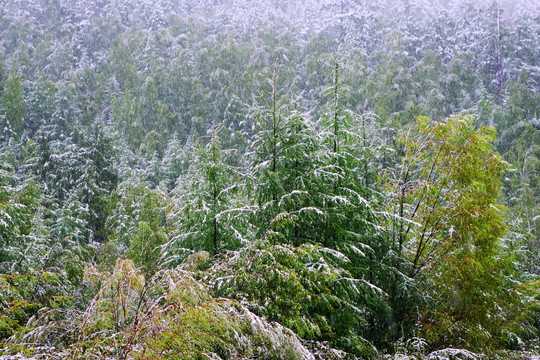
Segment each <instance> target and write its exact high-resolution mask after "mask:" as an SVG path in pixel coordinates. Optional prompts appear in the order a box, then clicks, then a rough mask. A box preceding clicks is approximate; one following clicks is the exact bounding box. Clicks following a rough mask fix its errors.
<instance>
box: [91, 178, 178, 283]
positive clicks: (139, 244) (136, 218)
mask: <svg viewBox="0 0 540 360" xmlns="http://www.w3.org/2000/svg"><path fill="white" fill-rule="evenodd" d="M110 206H111V210H110V215H109V217H108V219H107V233H108V235H107V239H108V243H107V244H105V246H104V250H106V251H105V252H104V253H103V254H102V259H101V264H102V265H103V266H105V267H111V266H112V265H113V264H114V262H115V261H116V257H117V256H118V255H119V254H125V255H126V256H128V257H129V258H130V259H131V260H133V261H134V262H135V264H136V265H137V266H139V267H142V268H143V270H144V273H145V275H152V274H153V273H154V272H156V271H157V270H158V269H159V264H160V259H161V249H160V247H161V246H162V245H164V244H166V243H167V241H168V239H169V233H170V231H171V228H170V224H169V223H168V221H167V217H168V216H169V215H170V213H171V211H172V203H171V201H170V199H169V198H168V197H167V196H166V195H165V194H164V193H163V192H161V191H159V190H151V189H148V188H147V187H146V186H144V184H141V183H132V182H124V183H121V184H119V185H118V189H117V190H116V192H115V193H114V194H113V196H112V201H111V203H110Z"/></svg>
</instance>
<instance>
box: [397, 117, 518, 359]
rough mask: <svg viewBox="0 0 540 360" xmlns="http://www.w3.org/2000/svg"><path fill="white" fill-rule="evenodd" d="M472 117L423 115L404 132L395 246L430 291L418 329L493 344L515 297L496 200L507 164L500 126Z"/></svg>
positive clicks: (457, 342)
mask: <svg viewBox="0 0 540 360" xmlns="http://www.w3.org/2000/svg"><path fill="white" fill-rule="evenodd" d="M474 122H475V118H474V117H473V116H454V117H450V118H448V119H445V120H443V121H439V122H436V121H431V120H430V119H428V118H425V117H421V118H418V119H417V121H416V123H415V124H414V126H413V128H411V129H410V130H409V131H408V133H407V134H406V135H405V136H404V137H403V139H402V141H403V147H404V156H403V162H402V166H401V168H400V176H399V181H398V184H397V186H398V189H397V193H396V195H397V197H396V200H397V201H396V204H397V208H396V212H397V214H398V216H397V218H398V219H399V220H398V226H397V230H398V231H397V234H398V235H397V239H398V248H399V251H400V253H401V256H403V258H405V259H406V260H408V264H409V268H408V269H407V270H408V272H409V274H410V276H411V277H412V278H415V279H417V281H419V282H420V283H421V284H424V286H425V287H424V290H426V292H425V293H424V294H430V295H431V296H429V300H428V301H427V304H429V306H426V308H425V310H424V311H423V312H422V315H421V318H420V330H421V332H422V333H423V334H424V336H426V338H427V339H428V341H429V342H430V343H431V345H432V346H433V347H439V346H450V345H451V346H469V347H471V346H472V347H475V348H480V349H481V348H484V347H486V346H489V345H490V344H492V343H493V341H494V339H496V338H497V335H498V328H500V325H501V323H502V322H504V321H505V319H506V317H505V316H504V314H502V312H501V311H497V306H502V305H501V302H505V301H511V300H512V299H510V298H508V297H506V296H505V291H506V290H507V289H508V287H509V284H508V283H507V281H506V279H507V275H508V273H509V271H511V267H510V266H509V262H508V261H506V260H505V259H504V258H503V257H502V256H501V251H500V250H501V249H500V238H501V237H502V236H503V235H504V232H505V225H504V218H503V216H502V215H503V207H502V206H500V205H499V204H498V202H497V200H498V196H499V194H500V190H501V186H502V181H501V180H502V176H503V174H504V173H505V171H506V170H507V164H506V163H505V162H504V161H503V160H502V159H501V157H500V156H499V154H498V153H497V152H496V151H495V149H494V146H493V143H494V141H495V139H496V133H495V130H494V129H493V128H491V127H480V128H477V127H476V126H475V124H474Z"/></svg>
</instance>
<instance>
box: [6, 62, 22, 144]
mask: <svg viewBox="0 0 540 360" xmlns="http://www.w3.org/2000/svg"><path fill="white" fill-rule="evenodd" d="M1 105H2V107H3V109H2V108H0V110H1V111H0V119H1V121H0V124H1V126H2V135H3V136H2V137H3V139H4V140H7V139H9V138H10V137H12V136H16V137H19V136H20V135H21V134H22V132H23V129H24V124H23V119H24V93H23V85H22V79H21V76H20V74H18V73H17V72H11V73H10V74H9V75H8V77H7V79H6V83H5V86H4V89H3V91H2V102H1Z"/></svg>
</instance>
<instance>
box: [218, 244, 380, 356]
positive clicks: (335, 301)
mask: <svg viewBox="0 0 540 360" xmlns="http://www.w3.org/2000/svg"><path fill="white" fill-rule="evenodd" d="M348 263H350V260H349V259H348V258H347V257H346V256H345V255H343V254H342V253H340V252H338V251H335V250H332V249H328V248H322V247H318V246H313V245H302V246H300V247H294V246H291V245H286V244H283V245H271V244H270V243H269V242H268V241H257V242H255V243H253V244H251V245H250V246H248V247H246V248H244V249H242V250H240V251H239V252H238V253H234V254H231V255H229V256H227V257H225V258H224V259H223V260H222V261H220V263H219V264H218V265H217V267H214V268H213V269H215V270H213V271H214V272H215V273H214V275H213V284H214V291H215V292H216V294H217V295H219V296H226V297H228V298H233V299H238V300H242V301H244V302H245V303H247V304H248V306H249V308H250V310H252V311H254V312H255V313H256V314H258V315H260V316H264V317H267V318H268V319H270V320H275V321H278V322H279V323H281V324H282V325H284V326H286V327H288V328H290V329H291V330H293V331H294V332H295V333H296V334H298V335H299V336H300V337H302V338H304V339H309V340H325V341H330V343H331V344H332V345H334V346H338V347H339V348H342V349H344V350H346V351H349V352H351V353H354V354H357V355H362V356H366V357H368V358H371V357H373V356H374V355H375V354H376V350H375V349H374V348H373V346H372V345H371V344H370V343H369V342H368V341H367V340H366V339H365V338H364V337H363V336H366V335H368V334H366V333H363V330H362V329H365V327H366V318H367V317H369V316H370V312H371V311H375V309H378V306H380V305H379V304H378V303H379V302H380V301H381V297H382V296H384V293H383V292H382V291H381V290H380V289H378V288H377V287H375V286H373V285H371V284H369V283H368V282H367V281H365V280H362V279H356V278H353V277H352V275H351V273H350V272H349V271H347V270H346V268H347V264H348Z"/></svg>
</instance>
